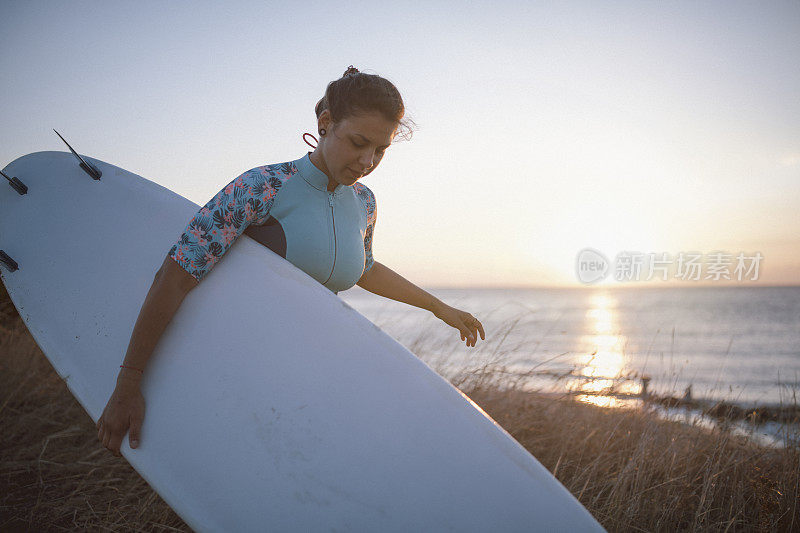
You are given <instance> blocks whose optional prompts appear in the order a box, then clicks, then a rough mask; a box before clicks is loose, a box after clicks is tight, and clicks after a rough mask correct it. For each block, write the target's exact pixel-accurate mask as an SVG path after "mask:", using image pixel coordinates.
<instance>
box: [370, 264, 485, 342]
mask: <svg viewBox="0 0 800 533" xmlns="http://www.w3.org/2000/svg"><path fill="white" fill-rule="evenodd" d="M357 285H358V286H359V287H361V288H362V289H365V290H368V291H369V292H371V293H373V294H377V295H378V296H383V297H385V298H391V299H392V300H397V301H398V302H403V303H407V304H409V305H413V306H414V307H419V308H420V309H427V310H428V311H430V312H431V313H433V314H434V315H435V316H436V317H437V318H439V319H441V320H442V321H444V322H445V323H446V324H449V325H450V326H453V327H454V328H456V329H457V330H458V331H459V333H460V334H461V340H462V341H464V340H465V341H466V344H467V346H475V343H476V342H477V337H478V332H480V334H481V340H486V335H485V334H484V332H483V324H481V323H480V321H479V320H478V319H477V318H475V317H474V316H472V315H471V314H469V313H467V312H466V311H461V310H460V309H456V308H455V307H451V306H449V305H447V304H446V303H444V302H443V301H441V300H440V299H438V298H436V297H435V296H433V295H432V294H430V293H428V292H426V291H424V290H423V289H421V288H419V287H417V286H416V285H414V284H413V283H411V282H410V281H408V280H407V279H406V278H404V277H403V276H401V275H400V274H398V273H397V272H395V271H394V270H392V269H390V268H389V267H387V266H386V265H384V264H382V263H379V262H378V261H375V262H374V263H373V264H372V267H371V268H370V269H369V270H368V271H366V272H365V273H364V274H363V275H362V276H361V279H359V280H358V283H357Z"/></svg>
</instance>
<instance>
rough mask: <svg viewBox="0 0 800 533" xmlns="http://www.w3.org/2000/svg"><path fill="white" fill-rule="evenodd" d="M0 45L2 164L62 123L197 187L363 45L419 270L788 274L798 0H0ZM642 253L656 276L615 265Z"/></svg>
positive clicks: (768, 277)
mask: <svg viewBox="0 0 800 533" xmlns="http://www.w3.org/2000/svg"><path fill="white" fill-rule="evenodd" d="M0 43H2V44H1V45H0V70H1V71H2V72H3V73H4V77H3V83H2V84H0V101H1V102H2V105H0V118H1V119H2V132H1V133H0V139H1V140H2V142H0V166H5V165H7V164H8V163H10V162H11V161H13V160H14V159H16V158H18V157H20V156H22V155H25V154H28V153H31V152H37V151H43V150H59V151H66V150H67V149H66V146H65V145H64V144H63V143H62V142H61V140H60V139H59V138H58V137H57V136H56V134H55V133H54V132H53V128H55V129H57V130H58V131H59V133H61V134H62V135H63V136H64V137H65V138H66V139H67V140H68V141H69V142H70V143H71V144H72V146H73V147H74V148H75V149H76V150H77V151H78V152H79V153H81V154H85V155H88V156H91V157H94V158H97V159H100V160H102V161H105V162H107V163H111V164H113V165H116V166H119V167H122V168H125V169H127V170H129V171H132V172H134V173H136V174H139V175H141V176H143V177H146V178H147V179H149V180H151V181H154V182H156V183H159V184H161V185H163V186H165V187H168V188H170V189H172V190H173V191H175V192H177V193H179V194H181V195H182V196H185V197H186V198H188V199H190V200H192V201H193V202H195V203H197V204H199V205H202V204H205V203H206V202H207V201H208V200H209V199H210V198H211V197H212V196H213V195H214V194H215V193H216V192H217V191H218V190H219V189H220V188H221V187H222V186H224V185H225V184H227V183H228V182H229V181H230V180H231V179H233V178H234V177H236V176H238V175H239V174H241V173H242V172H244V171H246V170H248V169H250V168H253V167H256V166H261V165H265V164H271V163H279V162H284V161H291V160H294V159H298V158H300V157H302V156H303V155H304V154H305V153H306V151H307V150H310V148H309V147H308V146H307V145H306V144H305V143H304V142H303V140H302V134H303V133H304V132H311V133H315V134H316V130H317V126H316V117H315V115H314V105H315V104H316V102H317V100H319V99H320V98H321V97H322V96H323V93H324V90H325V87H326V85H327V84H328V82H330V81H332V80H334V79H337V78H339V77H340V76H341V75H342V74H343V72H344V71H345V70H346V68H347V67H348V65H351V64H352V65H354V66H355V67H356V68H358V69H359V70H361V71H362V72H367V73H370V74H378V75H381V76H383V77H385V78H387V79H389V80H390V81H392V83H394V84H395V86H396V87H397V88H398V90H399V91H400V93H401V94H402V96H403V99H404V102H405V106H406V116H407V117H409V118H411V119H412V120H413V121H414V123H415V124H416V128H415V130H414V133H413V137H412V139H411V140H409V141H397V142H395V143H394V144H393V145H392V146H391V147H390V148H389V149H388V150H387V153H386V156H385V157H384V159H383V161H382V162H381V164H380V166H379V167H378V168H377V169H376V170H375V171H374V172H372V173H371V174H370V175H369V176H367V177H365V178H363V180H362V181H363V183H364V184H366V185H367V186H368V187H369V188H370V189H372V191H373V192H374V193H375V196H376V198H377V212H378V219H377V223H376V227H375V233H374V240H373V253H374V257H375V259H376V260H377V261H380V262H381V263H383V264H385V265H387V266H388V267H389V268H391V269H393V270H395V271H396V272H399V273H400V274H402V275H403V276H404V277H406V278H408V279H409V280H411V281H412V282H414V283H416V284H418V285H420V286H423V287H449V286H476V287H493V286H514V287H588V286H595V285H597V286H601V285H602V286H617V285H626V286H642V287H643V286H660V287H667V286H683V287H686V286H702V285H722V284H728V283H731V284H735V285H738V286H757V285H798V284H800V216H799V215H798V208H800V98H798V95H800V67H799V66H798V62H797V58H798V57H800V2H797V1H791V2H773V1H769V2H738V1H724V2H723V1H709V2H688V1H682V2H621V1H620V2H595V1H586V2H574V1H554V2H528V1H524V2H502V1H493V2H469V3H467V2H437V1H428V2H424V3H423V2H420V3H398V2H395V3H376V2H335V3H333V2H313V1H312V2H291V3H289V2H287V3H271V2H237V1H226V2H202V1H196V2H188V1H170V2H149V1H141V0H137V1H136V2H124V3H123V2H115V1H107V2H99V1H97V2H85V1H72V2H64V1H60V2H56V1H50V2H40V1H39V2H36V1H32V2H26V1H21V0H20V1H8V0H0ZM1 207H2V206H0V208H1ZM1 235H2V228H0V239H1V238H2V236H1ZM176 238H177V235H176ZM587 248H588V249H591V252H590V253H592V254H594V253H599V254H600V256H602V257H604V258H605V261H606V263H605V264H606V268H607V275H606V277H605V278H603V279H602V280H601V281H595V282H594V283H593V284H592V285H589V284H587V283H586V282H585V280H583V281H582V278H581V276H580V275H579V268H589V267H586V264H584V265H583V266H580V267H579V263H578V257H579V254H580V253H581V251H582V250H585V249H587ZM717 252H721V253H725V254H727V255H728V256H729V257H730V258H734V262H733V263H725V262H724V261H722V262H720V260H719V259H720V258H719V257H717V260H716V262H717V264H718V265H722V267H724V268H722V270H725V271H727V272H728V273H729V276H730V277H731V278H732V279H731V281H726V280H725V279H723V278H724V276H722V277H720V275H719V274H716V275H714V277H711V278H710V279H706V278H707V276H711V272H712V270H711V265H709V264H708V263H714V262H715V260H714V257H715V256H714V255H713V254H715V253H717ZM646 254H657V255H658V257H660V258H662V259H663V258H665V257H666V261H667V263H669V268H670V271H669V272H668V274H667V277H668V279H667V280H664V279H663V276H661V277H654V278H653V279H651V280H649V281H648V280H647V279H646V277H647V276H646V274H647V268H643V270H642V271H641V272H640V273H637V272H636V271H635V270H630V269H629V270H625V269H624V268H623V267H624V265H625V264H626V263H625V257H630V256H642V255H645V256H646ZM662 254H667V256H663V255H662ZM682 254H695V255H696V256H697V257H700V261H701V262H702V261H705V270H702V271H701V275H700V279H692V278H688V279H687V277H686V276H685V275H684V276H683V277H681V275H680V274H681V273H680V271H678V270H677V268H678V266H679V265H678V261H677V258H678V256H679V255H682ZM738 254H742V256H743V257H744V259H745V260H746V259H748V258H750V263H749V265H748V266H749V270H750V274H749V277H748V276H747V275H746V276H744V278H743V279H742V280H741V281H740V280H737V279H736V275H735V271H734V266H735V257H736V256H737V255H738ZM756 255H760V256H761V259H758V260H753V259H752V258H753V257H756ZM595 257H597V256H595ZM633 262H635V261H633ZM633 262H632V263H633ZM632 263H631V264H632ZM753 266H757V267H758V268H759V270H758V272H757V273H755V271H754V270H753ZM716 271H717V272H719V271H720V266H717V269H716ZM683 274H686V270H684V271H683ZM740 274H741V272H740ZM615 276H617V277H615ZM626 276H627V277H626ZM634 276H635V277H634ZM716 278H719V279H716ZM754 278H755V279H754Z"/></svg>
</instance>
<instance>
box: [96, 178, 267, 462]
mask: <svg viewBox="0 0 800 533" xmlns="http://www.w3.org/2000/svg"><path fill="white" fill-rule="evenodd" d="M267 170H268V169H266V170H265V167H256V168H254V169H251V170H248V171H247V172H245V173H243V174H241V175H240V176H238V177H237V178H235V179H234V180H232V181H231V182H230V183H228V184H227V185H226V186H225V187H223V188H222V190H220V191H219V192H218V193H217V194H216V195H215V196H214V197H213V198H211V200H209V201H208V202H207V203H206V205H205V206H203V207H202V208H200V210H199V211H198V212H197V213H196V214H195V216H194V217H192V219H191V220H189V223H188V225H187V226H186V229H185V230H184V232H183V234H182V235H181V237H180V238H179V239H178V241H177V242H176V243H175V245H174V246H173V247H172V249H171V250H170V251H169V253H168V254H167V257H166V258H165V259H164V263H163V264H162V265H161V268H160V269H159V271H158V272H157V273H156V276H155V279H154V280H153V285H152V286H151V287H150V292H148V293H147V297H146V298H145V300H144V304H143V305H142V309H141V311H139V317H138V318H137V319H136V324H135V325H134V327H133V333H132V334H131V340H130V343H129V344H128V351H127V353H126V354H125V360H124V362H123V364H124V365H125V366H132V367H135V368H139V369H141V370H143V371H146V370H145V366H146V365H147V361H148V359H150V355H151V354H152V353H153V350H154V349H155V347H156V344H158V341H159V339H160V338H161V335H162V334H163V333H164V330H165V329H166V328H167V325H168V324H169V322H170V320H172V317H173V316H174V315H175V312H176V311H177V310H178V307H180V305H181V302H182V301H183V299H184V297H185V296H186V294H187V293H188V292H189V291H190V290H192V289H193V288H194V287H196V286H197V285H198V284H199V283H200V281H202V280H203V278H205V276H206V275H208V273H209V271H210V270H211V269H212V268H213V267H214V265H215V264H217V263H218V262H219V260H220V259H221V258H222V256H223V255H224V254H225V253H226V252H227V251H228V249H230V247H231V245H233V243H234V241H235V240H236V239H237V238H238V237H239V236H240V235H241V234H242V233H243V232H244V231H245V229H247V227H248V226H249V225H250V224H253V223H256V224H263V223H264V222H265V221H266V220H267V218H268V217H269V209H270V207H271V206H272V201H273V199H274V197H275V194H276V193H277V191H278V188H279V187H280V183H282V182H281V180H280V179H279V178H277V177H275V176H274V175H273V173H272V171H267ZM142 375H143V373H142V372H139V371H138V370H134V369H130V368H121V369H120V372H119V374H118V376H117V386H116V388H115V389H114V392H113V394H112V395H111V398H110V399H109V400H108V404H107V405H106V408H105V410H104V411H103V414H102V415H101V416H100V418H99V419H98V421H97V438H98V439H100V441H101V442H102V443H103V446H105V447H106V448H108V449H109V450H111V451H112V452H114V455H120V453H119V447H120V444H122V439H123V438H124V437H125V433H126V432H127V431H128V428H130V437H129V441H130V444H131V448H136V447H137V446H138V445H139V440H140V437H141V435H140V431H141V427H142V421H143V420H144V398H143V397H142V393H141V390H140V387H139V383H140V382H141V379H142Z"/></svg>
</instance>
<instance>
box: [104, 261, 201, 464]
mask: <svg viewBox="0 0 800 533" xmlns="http://www.w3.org/2000/svg"><path fill="white" fill-rule="evenodd" d="M197 284H198V281H197V280H196V279H195V278H194V277H193V276H192V275H191V274H189V273H188V272H187V271H186V270H184V269H183V268H181V266H180V265H178V263H176V262H175V261H174V260H173V259H172V258H171V257H170V256H169V255H168V256H167V257H166V258H164V262H163V263H162V265H161V268H160V269H159V270H158V272H157V273H156V275H155V278H154V279H153V284H152V285H151V286H150V291H149V292H148V293H147V297H146V298H145V300H144V304H142V309H141V310H140V311H139V317H138V318H137V319H136V324H135V325H134V327H133V333H132V334H131V340H130V343H129V344H128V351H127V353H126V354H125V360H124V362H123V364H124V365H125V366H132V367H135V368H140V369H142V370H145V367H146V366H147V361H148V360H149V359H150V356H151V355H152V353H153V350H154V349H155V347H156V345H157V344H158V341H159V339H160V338H161V335H162V334H163V333H164V330H165V329H166V327H167V324H169V322H170V321H171V320H172V317H173V316H174V315H175V312H176V311H177V310H178V307H180V305H181V302H183V299H184V298H185V297H186V295H187V294H188V293H189V291H190V290H192V289H193V288H194V287H195V286H196V285H197ZM141 379H142V373H141V372H139V371H137V370H133V369H130V368H120V371H119V374H118V375H117V386H116V388H115V389H114V392H113V394H112V395H111V398H110V399H109V400H108V404H107V405H106V408H105V410H104V411H103V414H102V415H101V416H100V418H99V419H98V421H97V430H98V431H97V438H98V439H99V440H100V441H101V442H102V443H103V446H105V447H106V448H108V449H109V450H111V451H112V452H113V453H114V455H117V456H119V455H120V453H119V447H120V445H121V444H122V439H123V437H124V436H125V433H127V431H128V428H130V437H129V440H130V444H131V448H136V447H137V446H138V444H139V442H138V441H139V439H140V431H141V427H142V421H143V420H144V398H143V396H142V393H141V389H140V386H139V385H140V382H141Z"/></svg>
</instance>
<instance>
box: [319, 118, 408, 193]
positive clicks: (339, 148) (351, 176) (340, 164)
mask: <svg viewBox="0 0 800 533" xmlns="http://www.w3.org/2000/svg"><path fill="white" fill-rule="evenodd" d="M318 123H319V124H318V125H319V127H320V128H325V130H326V134H325V135H324V136H322V137H321V138H320V142H319V145H318V147H317V150H321V152H322V156H323V160H324V161H323V163H324V165H325V166H326V167H327V171H326V172H325V173H326V174H327V175H328V177H329V178H330V179H331V180H332V182H335V183H336V184H341V185H346V186H350V185H353V184H354V183H355V182H356V181H358V179H359V178H362V177H364V176H366V175H367V174H369V173H370V172H372V171H373V170H375V168H376V167H377V166H378V163H380V161H381V159H382V158H383V154H384V153H385V151H386V149H387V148H389V146H390V145H391V143H392V139H393V138H394V136H395V134H396V133H397V123H396V122H391V121H389V120H386V119H385V118H384V117H383V116H382V115H381V114H380V113H377V112H370V113H361V114H358V115H352V116H350V117H347V118H345V119H342V120H340V121H338V122H336V123H335V124H333V123H332V122H331V115H330V111H329V110H327V109H326V110H325V111H323V112H322V114H320V116H319V120H318ZM323 170H325V169H323ZM333 186H335V184H333Z"/></svg>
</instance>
